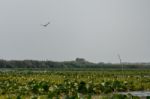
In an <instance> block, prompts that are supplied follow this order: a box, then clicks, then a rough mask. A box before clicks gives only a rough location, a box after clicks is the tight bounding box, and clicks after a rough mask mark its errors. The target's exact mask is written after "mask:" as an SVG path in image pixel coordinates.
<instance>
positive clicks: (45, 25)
mask: <svg viewBox="0 0 150 99" xmlns="http://www.w3.org/2000/svg"><path fill="white" fill-rule="evenodd" d="M49 24H50V22H48V23H46V24H42V26H44V27H47V26H48V25H49Z"/></svg>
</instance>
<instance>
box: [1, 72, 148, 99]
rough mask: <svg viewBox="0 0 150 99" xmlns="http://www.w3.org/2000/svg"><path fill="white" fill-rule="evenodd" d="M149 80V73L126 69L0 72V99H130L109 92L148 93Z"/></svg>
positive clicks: (126, 96)
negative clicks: (140, 91) (142, 91)
mask: <svg viewBox="0 0 150 99" xmlns="http://www.w3.org/2000/svg"><path fill="white" fill-rule="evenodd" d="M149 77H150V71H149V70H142V71H140V70H130V71H129V70H128V71H127V70H126V71H124V72H123V73H122V71H119V70H113V71H112V70H111V71H110V70H107V71H1V72H0V96H1V97H0V98H2V97H3V98H4V97H5V98H8V97H15V98H13V99H16V98H17V99H20V98H24V99H25V97H27V98H28V99H30V98H31V97H32V98H31V99H37V97H41V98H39V99H52V98H54V97H55V99H56V98H64V99H80V98H81V97H84V98H85V99H91V98H95V99H96V98H97V99H99V97H103V98H104V97H105V99H111V98H112V99H131V98H128V97H131V95H119V94H114V95H113V94H112V93H118V92H122V91H123V92H126V91H138V90H148V91H149V90H150V78H149ZM14 95H15V96H14ZM106 97H107V98H106ZM113 97H115V98H113ZM116 97H121V98H116ZM132 97H133V96H132ZM5 98H4V99H5ZM133 99H138V98H137V97H135V98H133Z"/></svg>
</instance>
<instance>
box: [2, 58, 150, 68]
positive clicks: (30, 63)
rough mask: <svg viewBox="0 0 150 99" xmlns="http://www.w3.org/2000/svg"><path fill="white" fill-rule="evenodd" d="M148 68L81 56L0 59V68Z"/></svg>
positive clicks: (149, 65)
mask: <svg viewBox="0 0 150 99" xmlns="http://www.w3.org/2000/svg"><path fill="white" fill-rule="evenodd" d="M122 65H123V68H124V69H148V68H149V69H150V64H148V63H138V64H137V63H132V64H131V63H123V64H112V63H103V62H101V63H92V62H88V61H86V60H85V59H83V58H76V60H74V61H64V62H55V61H48V60H47V61H38V60H3V59H1V60H0V68H104V69H105V68H106V69H107V68H112V69H122Z"/></svg>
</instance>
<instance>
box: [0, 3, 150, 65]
mask: <svg viewBox="0 0 150 99" xmlns="http://www.w3.org/2000/svg"><path fill="white" fill-rule="evenodd" d="M48 21H50V22H51V24H49V25H48V26H47V27H43V26H42V25H41V24H46V23H47V22H48ZM149 42H150V0H0V58H3V59H19V60H23V59H34V60H54V61H66V60H74V59H75V58H76V57H80V58H85V59H86V60H88V61H92V62H119V59H118V57H117V54H120V55H121V58H122V61H125V62H150V44H149Z"/></svg>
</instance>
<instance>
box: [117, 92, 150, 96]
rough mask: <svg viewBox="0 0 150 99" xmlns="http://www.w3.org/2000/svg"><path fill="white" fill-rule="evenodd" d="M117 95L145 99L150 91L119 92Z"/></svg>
mask: <svg viewBox="0 0 150 99" xmlns="http://www.w3.org/2000/svg"><path fill="white" fill-rule="evenodd" d="M119 94H125V95H126V94H131V95H133V96H139V97H143V96H144V97H146V96H150V91H131V92H119Z"/></svg>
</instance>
